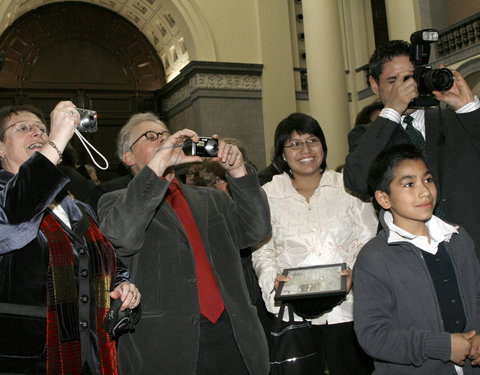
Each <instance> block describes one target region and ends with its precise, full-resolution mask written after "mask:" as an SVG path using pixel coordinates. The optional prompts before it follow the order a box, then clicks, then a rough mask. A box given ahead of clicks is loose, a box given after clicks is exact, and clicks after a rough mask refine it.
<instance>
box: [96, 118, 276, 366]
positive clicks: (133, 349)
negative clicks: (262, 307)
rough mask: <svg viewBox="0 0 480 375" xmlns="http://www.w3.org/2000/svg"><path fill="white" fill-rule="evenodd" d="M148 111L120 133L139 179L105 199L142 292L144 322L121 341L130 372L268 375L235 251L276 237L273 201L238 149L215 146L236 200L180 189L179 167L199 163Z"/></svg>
mask: <svg viewBox="0 0 480 375" xmlns="http://www.w3.org/2000/svg"><path fill="white" fill-rule="evenodd" d="M187 140H191V141H193V142H198V141H199V137H198V135H197V134H196V133H195V132H194V131H192V130H189V129H184V130H181V131H178V132H176V133H174V134H170V132H169V130H168V128H167V127H166V125H165V124H164V123H163V122H161V121H160V120H159V119H158V117H156V116H155V115H154V114H152V113H141V114H136V115H134V116H132V117H131V118H130V120H129V121H128V123H127V124H126V125H125V126H124V127H123V128H122V129H121V131H120V133H119V138H118V142H117V152H118V155H119V156H120V155H122V156H121V159H122V161H123V162H124V163H125V164H126V165H127V166H128V167H129V168H130V169H131V171H132V174H133V175H134V177H133V179H132V181H130V183H129V184H128V186H127V188H126V189H122V190H119V191H115V192H110V193H108V194H105V195H104V196H102V198H101V199H100V201H99V210H98V211H99V215H100V217H101V228H102V230H104V231H105V232H106V233H107V236H108V237H109V238H110V240H111V241H112V243H113V244H114V245H115V247H116V250H117V254H118V255H119V256H120V257H121V259H122V260H124V261H125V262H126V264H127V265H129V266H131V268H130V271H131V274H132V280H134V281H135V283H136V284H137V285H138V286H139V287H140V288H141V289H142V290H143V291H144V292H143V302H142V311H143V315H142V319H141V320H140V322H139V323H138V324H137V326H136V328H135V332H134V333H132V334H127V335H124V336H122V337H121V339H120V341H119V353H120V356H119V357H120V366H121V370H122V372H123V373H124V374H128V375H136V374H141V375H150V374H152V375H153V374H155V375H156V374H159V373H162V374H163V373H165V374H184V375H206V374H222V375H267V374H268V372H269V361H268V347H267V342H266V339H265V337H264V335H263V331H262V328H261V326H260V323H259V321H258V318H257V316H256V310H255V308H254V307H253V306H252V304H251V303H250V297H249V295H248V291H247V287H246V285H245V279H244V277H243V272H242V268H241V261H240V254H239V249H241V248H245V247H249V246H251V245H253V244H254V243H257V242H259V241H262V240H264V239H265V238H267V237H269V236H270V234H271V226H270V216H269V210H268V203H267V199H266V197H265V194H264V192H263V191H262V189H261V188H260V186H259V184H258V180H257V177H256V174H255V171H254V170H253V168H251V167H248V166H245V163H244V161H243V158H242V154H241V153H240V151H239V150H238V148H237V147H236V146H233V145H230V144H227V143H225V142H223V141H222V140H220V141H219V150H218V157H216V158H214V159H213V160H215V161H217V162H218V163H220V164H221V165H222V167H223V168H225V170H226V171H227V173H226V176H225V178H226V179H227V181H228V184H229V187H230V190H231V193H232V197H233V199H232V198H230V197H229V196H228V195H227V194H225V193H224V192H222V191H216V190H215V189H211V188H206V187H198V186H192V185H187V184H185V185H184V184H181V183H180V182H179V181H178V180H177V179H176V178H175V175H174V171H173V167H174V166H176V165H181V164H185V163H191V162H200V161H201V158H200V157H198V156H187V155H185V154H184V152H183V149H182V146H183V145H184V143H185V142H186V141H187Z"/></svg>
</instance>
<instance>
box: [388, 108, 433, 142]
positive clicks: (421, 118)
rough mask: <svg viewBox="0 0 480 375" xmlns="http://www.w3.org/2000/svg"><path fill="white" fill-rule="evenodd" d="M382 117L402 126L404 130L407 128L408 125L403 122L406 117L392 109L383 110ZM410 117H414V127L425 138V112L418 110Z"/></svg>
mask: <svg viewBox="0 0 480 375" xmlns="http://www.w3.org/2000/svg"><path fill="white" fill-rule="evenodd" d="M380 116H382V117H384V118H387V119H389V120H390V121H393V122H396V123H397V124H400V125H401V126H402V127H403V128H404V129H405V128H406V127H407V124H406V123H404V122H403V119H404V118H405V115H403V116H401V115H400V114H399V113H398V112H397V111H395V110H394V109H392V108H383V109H382V110H381V112H380ZM410 116H411V117H413V122H412V125H413V127H414V128H415V129H417V130H418V131H419V132H420V133H422V135H423V138H425V110H424V109H417V110H416V111H415V112H413V113H411V114H410Z"/></svg>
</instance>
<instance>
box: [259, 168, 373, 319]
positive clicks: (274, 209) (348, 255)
mask: <svg viewBox="0 0 480 375" xmlns="http://www.w3.org/2000/svg"><path fill="white" fill-rule="evenodd" d="M263 188H264V190H265V192H266V193H267V196H268V203H269V204H270V212H271V220H272V229H273V232H272V238H271V240H270V241H269V242H268V243H266V244H265V245H264V246H262V247H261V248H259V249H258V250H256V251H254V252H253V265H254V268H255V271H256V273H257V275H258V279H259V284H260V287H261V289H262V296H263V299H264V301H265V304H266V306H267V309H268V310H269V311H270V312H272V313H274V314H277V313H278V310H279V304H278V303H277V304H275V301H274V294H275V293H274V292H273V285H274V280H275V277H276V275H277V274H281V273H282V272H283V269H284V268H295V267H306V266H313V265H319V264H332V263H343V262H345V263H347V266H348V267H350V268H353V264H354V263H355V259H356V257H357V254H358V252H359V251H360V249H361V248H362V246H363V245H364V244H365V243H366V242H367V241H368V240H370V239H371V238H372V237H373V236H375V234H376V231H377V225H378V221H377V216H376V214H375V210H374V208H373V205H372V204H371V203H364V202H362V201H361V200H360V199H358V198H355V197H354V196H352V195H350V194H348V193H347V192H346V191H345V189H344V186H343V175H342V174H341V173H337V172H334V171H331V170H326V171H325V172H324V173H323V175H322V178H321V180H320V184H319V186H318V187H317V189H316V190H315V192H314V194H313V196H312V197H311V198H310V201H309V202H307V200H306V199H305V198H304V197H303V196H302V195H300V194H299V193H298V192H297V191H296V190H295V188H294V187H293V185H292V182H291V180H290V177H289V176H288V175H287V174H286V173H283V174H281V175H277V176H274V177H273V180H272V181H271V182H269V183H267V184H265V185H264V186H263ZM352 320H353V297H352V293H349V294H348V295H347V299H346V300H345V301H344V302H342V303H341V304H340V305H338V306H336V307H335V308H334V309H333V310H332V311H331V312H329V313H325V314H323V315H322V316H320V317H318V318H316V319H313V320H312V323H313V324H325V323H326V322H328V323H329V324H335V323H344V322H350V321H352Z"/></svg>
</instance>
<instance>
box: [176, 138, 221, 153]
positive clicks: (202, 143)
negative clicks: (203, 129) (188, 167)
mask: <svg viewBox="0 0 480 375" xmlns="http://www.w3.org/2000/svg"><path fill="white" fill-rule="evenodd" d="M182 149H183V152H184V153H185V155H189V156H190V155H191V156H194V155H197V156H203V157H215V156H217V154H218V139H215V138H212V137H199V140H198V142H197V143H194V142H192V141H191V140H190V139H189V140H187V141H186V142H185V144H184V145H183V147H182Z"/></svg>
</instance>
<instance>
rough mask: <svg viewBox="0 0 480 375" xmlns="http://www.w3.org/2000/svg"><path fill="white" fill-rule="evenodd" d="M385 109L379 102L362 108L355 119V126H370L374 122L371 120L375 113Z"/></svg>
mask: <svg viewBox="0 0 480 375" xmlns="http://www.w3.org/2000/svg"><path fill="white" fill-rule="evenodd" d="M383 107H384V105H383V103H382V102H378V101H375V102H373V103H371V104H369V105H366V106H365V107H363V108H362V110H361V111H360V112H358V114H357V117H356V118H355V124H354V126H357V125H362V124H370V123H371V122H372V120H371V119H370V117H372V113H373V112H375V111H381V110H382V109H383Z"/></svg>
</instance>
